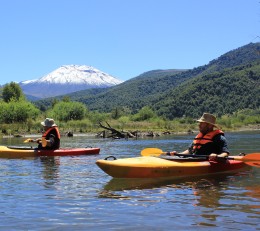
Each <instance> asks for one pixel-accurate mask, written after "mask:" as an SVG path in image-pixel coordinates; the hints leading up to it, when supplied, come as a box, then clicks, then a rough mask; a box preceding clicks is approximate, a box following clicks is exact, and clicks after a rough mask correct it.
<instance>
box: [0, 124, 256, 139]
mask: <svg viewBox="0 0 260 231" xmlns="http://www.w3.org/2000/svg"><path fill="white" fill-rule="evenodd" d="M222 130H223V131H224V132H247V131H248V132H250V131H259V132H260V124H254V125H246V126H243V127H239V128H232V129H229V128H222ZM99 133H100V130H97V131H96V132H75V133H74V132H72V136H85V137H99V136H98V134H99ZM197 133H198V130H195V129H193V130H191V129H189V130H187V131H176V130H175V131H159V130H156V131H150V130H149V131H138V132H137V133H136V134H137V136H136V137H139V138H140V137H156V136H165V135H171V134H172V135H189V134H197ZM41 135H42V133H22V134H14V135H12V134H10V135H2V136H1V137H2V138H15V137H24V138H35V137H41ZM61 136H63V137H65V136H67V135H66V133H62V134H61ZM128 138H130V137H128Z"/></svg>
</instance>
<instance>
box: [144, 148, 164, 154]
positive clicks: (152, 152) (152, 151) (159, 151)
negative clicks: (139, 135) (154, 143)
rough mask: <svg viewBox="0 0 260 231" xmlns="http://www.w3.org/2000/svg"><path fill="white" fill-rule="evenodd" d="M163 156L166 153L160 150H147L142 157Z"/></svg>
mask: <svg viewBox="0 0 260 231" xmlns="http://www.w3.org/2000/svg"><path fill="white" fill-rule="evenodd" d="M162 154H165V152H163V151H162V150H161V149H159V148H145V149H143V150H142V151H141V156H160V155H162Z"/></svg>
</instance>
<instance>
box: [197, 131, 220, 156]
mask: <svg viewBox="0 0 260 231" xmlns="http://www.w3.org/2000/svg"><path fill="white" fill-rule="evenodd" d="M218 134H222V135H224V132H222V131H221V130H214V131H212V132H209V133H207V134H206V135H203V134H202V133H201V132H200V133H199V134H198V135H197V136H196V137H195V139H194V140H193V152H195V151H196V150H199V149H200V148H201V147H202V146H203V145H205V144H208V143H210V142H213V138H214V137H215V136H216V135H218Z"/></svg>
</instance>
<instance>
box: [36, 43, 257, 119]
mask: <svg viewBox="0 0 260 231" xmlns="http://www.w3.org/2000/svg"><path fill="white" fill-rule="evenodd" d="M259 62H260V43H250V44H248V45H246V46H243V47H240V48H238V49H235V50H233V51H230V52H228V53H226V54H224V55H222V56H220V57H219V58H218V59H215V60H213V61H211V62H210V63H209V64H207V65H204V66H201V67H197V68H194V69H192V70H155V71H149V72H146V73H144V74H142V75H140V76H137V77H135V78H133V79H130V80H128V81H126V82H124V83H122V84H119V85H117V86H115V87H111V88H108V89H102V90H99V89H91V90H87V91H81V92H77V93H74V94H71V95H68V96H69V97H70V98H71V100H73V101H79V102H83V103H84V104H86V106H87V107H88V109H90V110H97V111H99V112H111V111H112V110H114V109H115V108H117V109H120V108H121V110H127V111H128V112H129V113H136V112H137V111H138V110H140V109H141V108H142V107H144V106H149V107H151V108H152V109H153V110H154V111H155V112H156V113H157V114H159V115H161V116H164V117H165V118H174V117H182V116H192V117H197V116H198V115H200V114H202V113H203V112H205V111H208V112H211V113H216V114H226V113H233V112H236V111H238V110H241V109H246V108H251V109H256V108H259V105H260V102H259V95H260V94H259V93H260V92H259V86H260V70H259V69H260V63H259ZM62 97H64V96H62ZM62 97H60V98H59V99H61V98H62ZM52 101H53V99H47V100H44V101H38V102H37V103H36V104H37V105H38V106H39V107H40V108H46V107H47V106H49V105H51V102H52Z"/></svg>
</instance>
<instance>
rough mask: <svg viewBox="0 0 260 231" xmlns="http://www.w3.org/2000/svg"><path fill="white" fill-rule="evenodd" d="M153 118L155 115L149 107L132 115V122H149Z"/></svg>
mask: <svg viewBox="0 0 260 231" xmlns="http://www.w3.org/2000/svg"><path fill="white" fill-rule="evenodd" d="M155 116H156V114H155V113H154V111H153V110H152V109H151V108H150V107H148V106H145V107H143V108H142V109H141V110H139V112H138V113H137V114H135V115H133V117H132V120H133V121H144V120H149V119H151V118H153V117H155Z"/></svg>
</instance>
